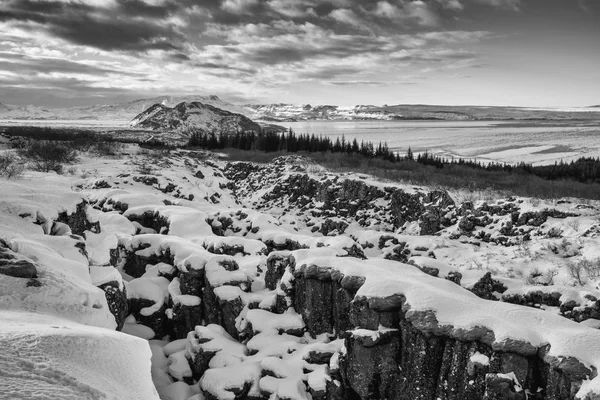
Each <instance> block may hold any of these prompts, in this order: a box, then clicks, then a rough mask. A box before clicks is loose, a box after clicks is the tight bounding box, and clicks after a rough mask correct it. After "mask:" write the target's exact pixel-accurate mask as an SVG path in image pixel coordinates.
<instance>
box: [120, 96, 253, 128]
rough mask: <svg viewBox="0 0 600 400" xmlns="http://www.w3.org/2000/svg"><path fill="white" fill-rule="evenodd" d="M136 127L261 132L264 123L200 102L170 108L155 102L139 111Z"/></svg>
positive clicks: (134, 125)
mask: <svg viewBox="0 0 600 400" xmlns="http://www.w3.org/2000/svg"><path fill="white" fill-rule="evenodd" d="M131 125H132V126H133V127H136V128H144V129H153V130H176V131H187V130H190V129H199V130H202V131H206V132H215V133H219V132H223V133H235V132H238V131H239V132H248V131H254V132H258V131H259V130H260V125H259V124H257V123H255V122H253V121H252V120H250V119H249V118H247V117H245V116H243V115H241V114H235V113H232V112H229V111H225V110H221V109H220V108H217V107H214V106H211V105H210V104H204V103H200V102H191V103H185V102H183V103H179V104H177V105H176V106H175V107H173V108H170V107H167V106H165V105H162V104H154V105H153V106H151V107H149V108H148V109H146V110H145V111H143V112H142V113H140V114H138V115H137V116H136V117H135V118H134V119H133V120H132V122H131Z"/></svg>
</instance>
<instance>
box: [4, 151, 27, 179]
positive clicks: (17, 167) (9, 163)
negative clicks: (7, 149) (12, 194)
mask: <svg viewBox="0 0 600 400" xmlns="http://www.w3.org/2000/svg"><path fill="white" fill-rule="evenodd" d="M24 170H25V166H24V165H23V164H22V163H20V162H19V159H18V158H17V156H15V155H14V154H13V153H2V154H0V176H3V177H5V178H6V179H18V178H20V177H21V175H23V171H24Z"/></svg>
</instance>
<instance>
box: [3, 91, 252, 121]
mask: <svg viewBox="0 0 600 400" xmlns="http://www.w3.org/2000/svg"><path fill="white" fill-rule="evenodd" d="M182 102H200V103H202V104H209V105H212V106H215V107H218V108H220V109H222V110H227V111H231V112H235V113H243V112H244V109H243V108H242V107H239V106H236V105H234V104H231V103H227V102H225V101H223V100H221V99H220V98H219V97H217V96H214V95H211V96H157V97H153V98H149V99H138V100H133V101H128V102H122V103H115V104H97V105H93V106H86V107H70V108H57V109H48V108H45V107H36V106H10V105H0V119H53V120H80V119H92V120H108V121H109V120H114V121H119V120H121V121H129V120H131V119H132V118H133V117H135V116H136V115H137V114H139V113H141V112H143V111H144V110H146V109H147V108H148V107H150V106H152V105H153V104H162V105H164V106H167V107H174V106H175V105H177V104H179V103H182Z"/></svg>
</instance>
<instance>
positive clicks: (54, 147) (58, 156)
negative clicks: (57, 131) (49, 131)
mask: <svg viewBox="0 0 600 400" xmlns="http://www.w3.org/2000/svg"><path fill="white" fill-rule="evenodd" d="M19 152H20V154H21V155H22V156H23V157H25V158H27V159H29V160H30V161H31V162H32V163H33V169H34V170H36V171H41V172H49V171H55V172H56V173H58V174H60V173H62V170H63V165H64V164H73V163H75V162H77V160H78V158H77V150H75V149H74V148H72V147H71V146H69V145H68V144H65V143H61V142H57V141H48V140H34V141H31V142H29V144H28V145H27V147H25V148H23V149H21V150H20V151H19Z"/></svg>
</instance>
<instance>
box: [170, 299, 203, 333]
mask: <svg viewBox="0 0 600 400" xmlns="http://www.w3.org/2000/svg"><path fill="white" fill-rule="evenodd" d="M203 318H204V309H203V308H202V306H201V305H197V306H188V305H184V304H179V303H178V304H175V305H173V312H172V315H171V323H172V330H173V336H174V338H173V339H184V338H186V337H187V335H188V333H189V332H190V331H193V330H194V328H195V327H196V325H202V320H203Z"/></svg>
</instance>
